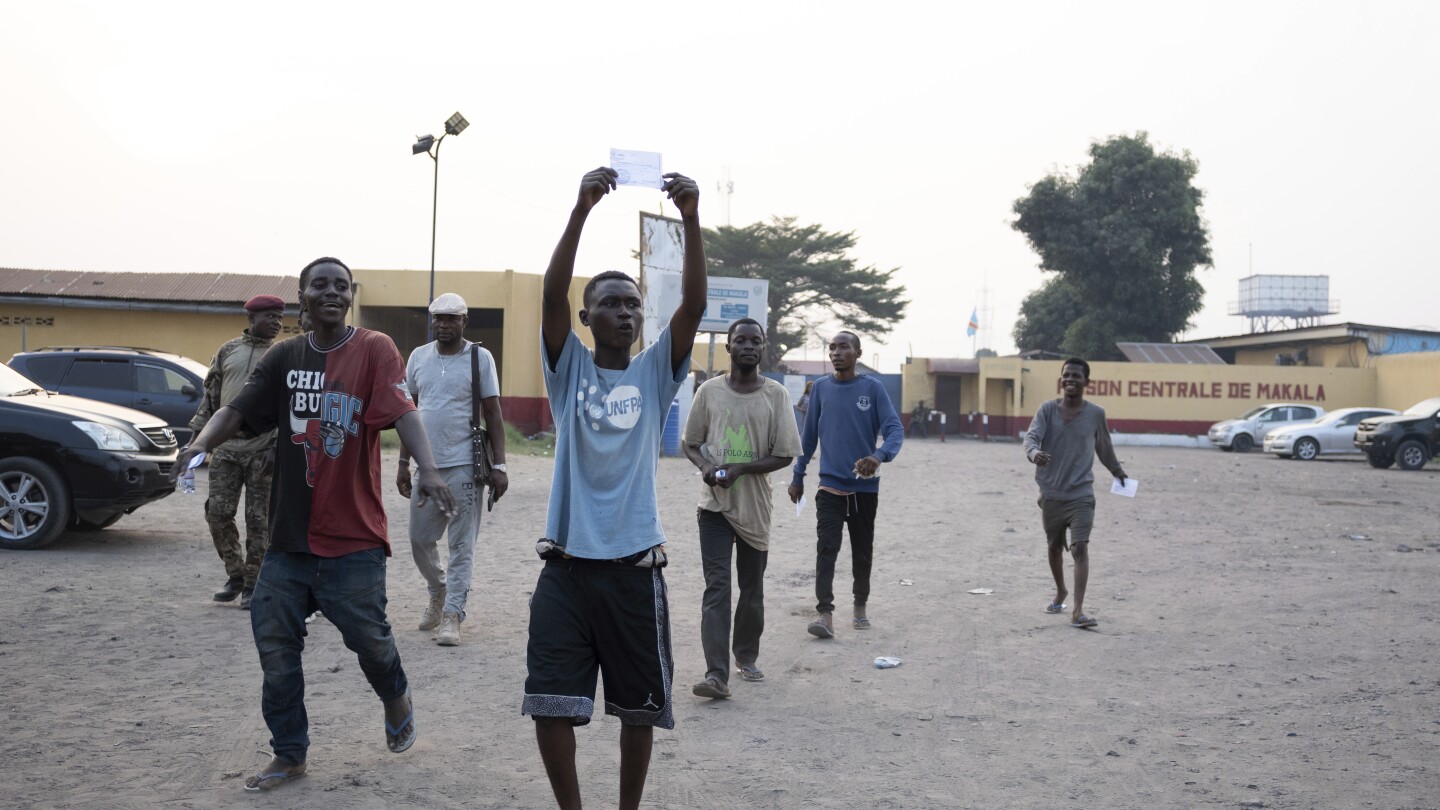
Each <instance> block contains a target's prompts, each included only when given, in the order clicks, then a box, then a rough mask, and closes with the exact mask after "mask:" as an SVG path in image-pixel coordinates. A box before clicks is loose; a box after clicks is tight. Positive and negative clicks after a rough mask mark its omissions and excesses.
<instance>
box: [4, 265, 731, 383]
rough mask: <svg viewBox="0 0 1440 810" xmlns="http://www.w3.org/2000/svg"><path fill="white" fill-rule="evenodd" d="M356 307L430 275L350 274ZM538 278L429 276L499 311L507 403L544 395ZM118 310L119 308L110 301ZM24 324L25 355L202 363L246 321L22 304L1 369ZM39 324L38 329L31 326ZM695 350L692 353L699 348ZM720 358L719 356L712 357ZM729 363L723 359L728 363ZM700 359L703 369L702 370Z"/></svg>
mask: <svg viewBox="0 0 1440 810" xmlns="http://www.w3.org/2000/svg"><path fill="white" fill-rule="evenodd" d="M353 272H354V275H355V283H356V291H355V293H356V294H355V304H354V307H353V309H352V311H351V313H350V322H351V323H359V322H360V313H361V311H362V310H363V308H364V307H365V306H367V305H369V306H387V307H417V308H420V309H424V308H425V307H426V306H428V305H429V294H430V291H429V286H430V274H429V272H428V271H418V270H354V271H353ZM587 281H589V278H588V277H576V278H574V279H573V280H572V281H571V284H570V311H571V326H572V328H573V329H575V331H576V333H577V334H578V335H579V336H580V339H581V340H583V341H585V342H586V344H587V345H588V344H589V343H590V342H591V337H590V330H589V329H585V328H583V327H582V326H581V325H580V320H579V316H578V314H576V313H578V312H579V310H580V306H581V301H582V298H583V292H584V289H585V283H586V282H587ZM543 283H544V277H543V276H540V275H536V274H533V273H516V272H514V271H512V270H506V271H504V272H495V273H482V272H456V271H445V272H438V273H436V274H435V289H436V291H437V294H438V293H439V292H455V293H459V294H460V295H461V296H462V297H463V298H464V299H465V302H466V303H467V304H469V305H470V306H472V307H475V308H487V309H503V310H504V312H505V315H504V327H503V342H502V344H501V345H503V346H505V347H507V351H506V354H507V356H508V358H509V360H508V362H505V363H504V364H503V365H502V366H501V380H500V390H501V392H502V393H503V394H504V395H505V396H506V397H540V398H543V397H544V396H545V378H544V373H543V370H542V368H541V365H540V347H539V340H540V297H541V288H542V286H543ZM115 303H116V306H117V307H123V306H124V302H123V301H117V302H115ZM22 319H25V320H29V321H31V322H32V323H31V324H30V325H27V326H25V327H23V329H24V333H25V344H26V346H28V347H29V348H30V349H38V348H41V347H43V346H75V345H107V346H137V347H143V348H147V349H158V350H161V351H167V352H174V353H176V354H181V355H185V356H186V357H190V358H192V359H194V360H196V361H198V362H200V363H204V364H208V363H209V362H210V358H211V357H212V356H214V354H215V350H216V349H217V348H219V347H220V344H222V343H224V342H225V341H227V340H230V339H231V338H234V337H236V336H238V335H239V334H240V332H241V331H242V330H244V329H245V326H246V325H247V323H248V321H247V319H246V317H245V312H244V310H243V309H242V308H241V307H240V306H239V305H238V304H237V305H236V306H235V314H234V315H229V314H208V313H195V312H166V311H160V312H157V311H140V310H125V309H119V308H117V309H88V308H83V309H82V308H74V307H57V306H33V305H25V304H4V305H0V362H3V361H4V360H8V359H9V358H10V356H11V355H12V354H14V353H16V352H18V351H20V350H21V332H22V326H21V325H20V321H21V320H22ZM295 320H296V319H295V316H293V315H287V316H286V320H285V332H284V334H282V337H283V336H286V335H291V334H296V333H297V331H298V330H297V328H296V323H295ZM36 322H38V323H36ZM697 348H698V347H697ZM717 354H719V356H722V357H723V356H724V355H723V352H717ZM727 360H728V358H727ZM703 362H704V361H703V357H702V358H701V363H702V367H703Z"/></svg>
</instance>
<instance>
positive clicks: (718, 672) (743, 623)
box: [698, 509, 770, 683]
mask: <svg viewBox="0 0 1440 810" xmlns="http://www.w3.org/2000/svg"><path fill="white" fill-rule="evenodd" d="M698 518H699V522H700V559H701V564H702V565H703V566H704V568H705V596H704V599H703V600H702V601H701V603H700V643H701V646H702V647H704V648H705V677H707V678H715V679H716V680H718V681H720V682H721V683H729V682H730V652H731V650H732V649H733V650H734V652H735V663H736V664H739V665H746V666H751V665H754V663H755V661H756V660H757V659H759V657H760V634H761V633H764V632H765V563H766V562H767V561H768V560H769V558H770V552H769V551H758V550H756V549H754V548H752V547H751V546H750V544H749V543H746V542H745V541H744V540H741V539H740V536H739V535H737V534H735V529H734V528H733V527H731V525H730V521H728V520H726V519H725V516H724V515H722V514H720V513H719V512H711V511H709V510H707V509H701V510H699V515H698ZM732 553H733V556H734V559H735V577H734V579H735V580H736V584H738V585H739V586H740V598H739V599H738V600H737V601H736V602H735V611H734V635H733V638H732V636H731V611H730V592H731V591H730V581H731V576H730V559H731V556H732Z"/></svg>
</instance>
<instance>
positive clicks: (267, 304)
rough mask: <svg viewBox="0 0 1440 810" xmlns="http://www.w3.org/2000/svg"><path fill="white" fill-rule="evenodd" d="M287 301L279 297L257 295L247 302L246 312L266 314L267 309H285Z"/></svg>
mask: <svg viewBox="0 0 1440 810" xmlns="http://www.w3.org/2000/svg"><path fill="white" fill-rule="evenodd" d="M284 308H285V300H284V299H283V298H281V297H280V296H278V295H257V296H255V297H254V298H251V299H250V300H249V301H246V302H245V311H246V312H264V311H265V310H267V309H284Z"/></svg>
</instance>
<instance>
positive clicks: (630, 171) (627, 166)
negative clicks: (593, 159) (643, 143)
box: [610, 149, 663, 188]
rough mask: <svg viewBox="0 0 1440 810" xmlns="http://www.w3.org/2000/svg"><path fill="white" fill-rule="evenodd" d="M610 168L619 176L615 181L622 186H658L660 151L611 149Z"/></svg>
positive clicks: (659, 184) (660, 183)
mask: <svg viewBox="0 0 1440 810" xmlns="http://www.w3.org/2000/svg"><path fill="white" fill-rule="evenodd" d="M610 168H612V169H614V170H615V172H616V174H618V175H619V177H617V178H615V182H616V183H617V184H619V185H622V186H644V187H645V188H660V187H661V185H663V181H662V180H661V179H660V174H661V170H660V153H659V152H637V151H635V150H633V149H611V150H610Z"/></svg>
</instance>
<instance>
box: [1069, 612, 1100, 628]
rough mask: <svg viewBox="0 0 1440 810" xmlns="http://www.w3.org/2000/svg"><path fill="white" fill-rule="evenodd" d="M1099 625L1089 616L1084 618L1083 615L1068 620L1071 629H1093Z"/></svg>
mask: <svg viewBox="0 0 1440 810" xmlns="http://www.w3.org/2000/svg"><path fill="white" fill-rule="evenodd" d="M1099 623H1100V622H1097V621H1095V620H1094V619H1092V618H1090V617H1089V616H1086V615H1085V614H1084V613H1081V614H1080V615H1079V616H1076V617H1075V618H1073V619H1071V620H1070V626H1071V627H1094V626H1095V625H1097V624H1099Z"/></svg>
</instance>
